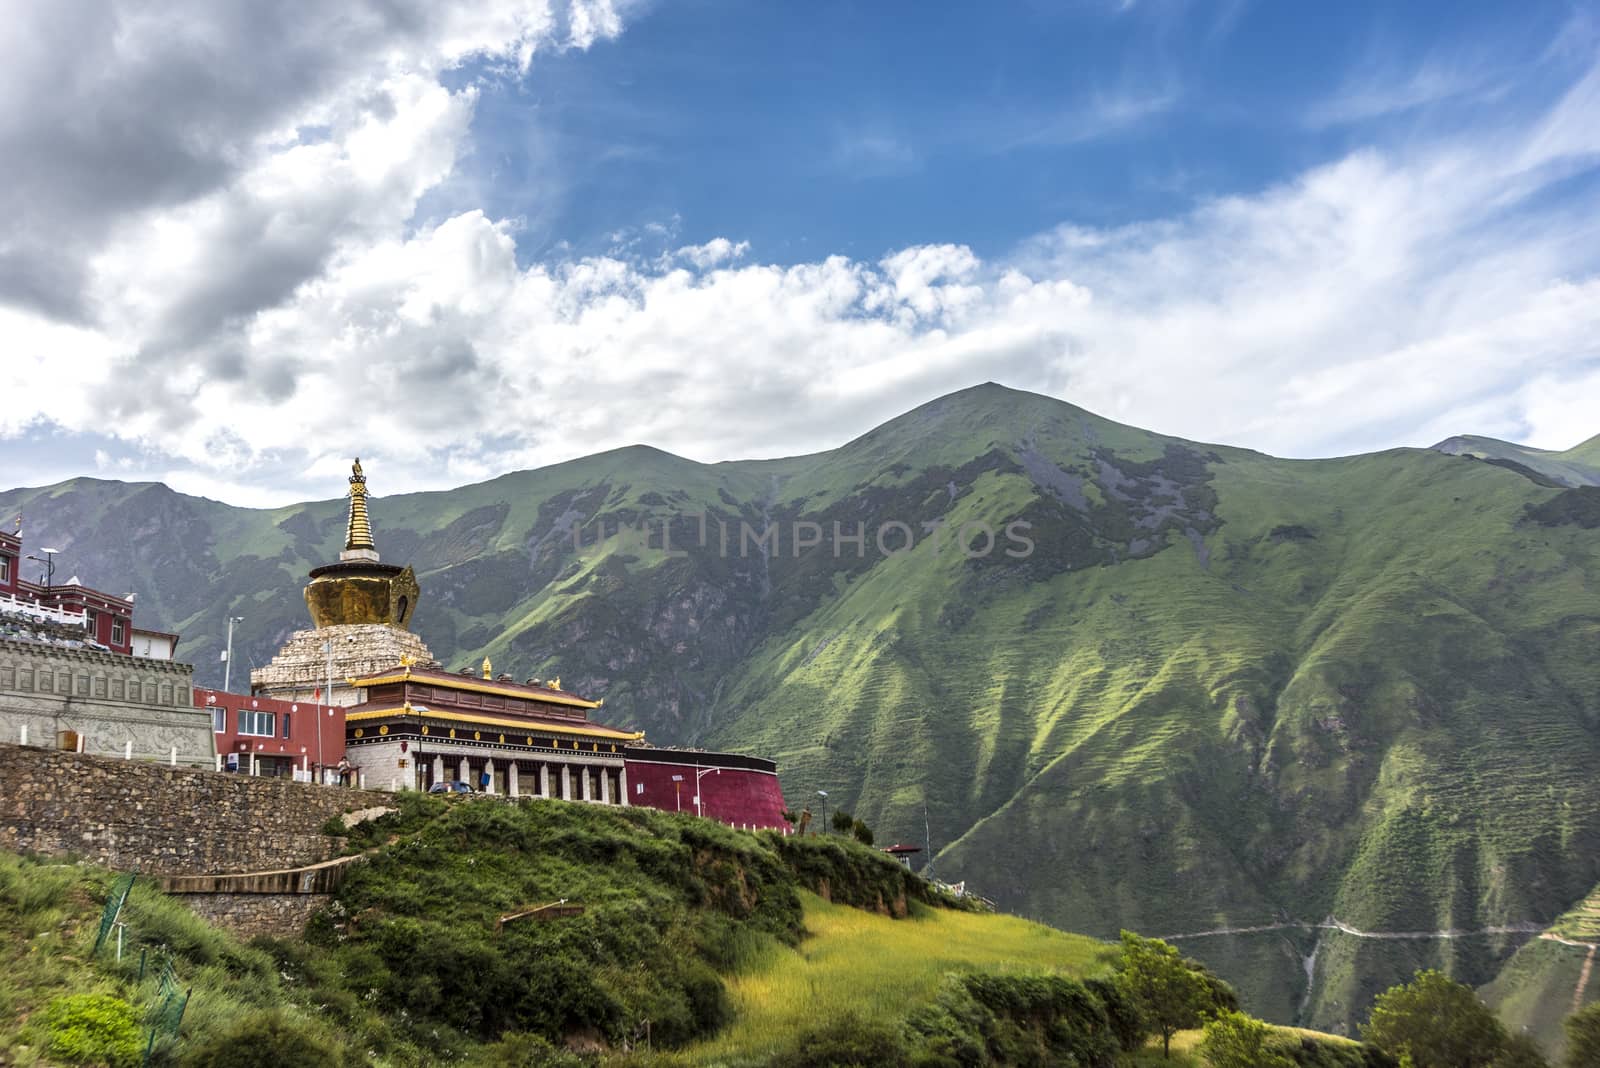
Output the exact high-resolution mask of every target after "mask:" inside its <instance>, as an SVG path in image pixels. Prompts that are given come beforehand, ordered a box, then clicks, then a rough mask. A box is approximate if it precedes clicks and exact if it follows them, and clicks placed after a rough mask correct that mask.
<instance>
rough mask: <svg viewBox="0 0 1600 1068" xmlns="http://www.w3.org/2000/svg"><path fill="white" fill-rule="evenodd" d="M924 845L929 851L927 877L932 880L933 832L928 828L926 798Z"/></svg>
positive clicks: (923, 808) (923, 815)
mask: <svg viewBox="0 0 1600 1068" xmlns="http://www.w3.org/2000/svg"><path fill="white" fill-rule="evenodd" d="M922 844H923V845H924V846H925V847H926V851H927V854H928V875H927V877H928V878H929V879H932V878H933V831H932V830H930V829H929V826H928V799H927V798H926V797H924V798H923V799H922Z"/></svg>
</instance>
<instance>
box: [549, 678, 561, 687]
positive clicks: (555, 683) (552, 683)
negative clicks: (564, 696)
mask: <svg viewBox="0 0 1600 1068" xmlns="http://www.w3.org/2000/svg"><path fill="white" fill-rule="evenodd" d="M550 688H551V689H552V690H559V689H561V676H560V675H557V676H556V677H555V678H553V679H551V680H550Z"/></svg>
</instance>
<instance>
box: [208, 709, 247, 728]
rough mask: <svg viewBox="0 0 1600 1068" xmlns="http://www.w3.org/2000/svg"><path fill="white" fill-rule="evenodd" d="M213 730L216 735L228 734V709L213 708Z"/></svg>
mask: <svg viewBox="0 0 1600 1068" xmlns="http://www.w3.org/2000/svg"><path fill="white" fill-rule="evenodd" d="M240 715H243V713H240ZM211 730H212V732H213V733H215V734H226V733H227V732H228V710H227V709H226V708H213V709H212V710H211Z"/></svg>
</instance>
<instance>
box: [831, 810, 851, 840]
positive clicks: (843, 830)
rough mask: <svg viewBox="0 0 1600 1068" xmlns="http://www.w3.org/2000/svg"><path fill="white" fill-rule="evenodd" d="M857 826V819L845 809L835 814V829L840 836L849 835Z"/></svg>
mask: <svg viewBox="0 0 1600 1068" xmlns="http://www.w3.org/2000/svg"><path fill="white" fill-rule="evenodd" d="M855 825H856V818H855V817H854V816H852V815H850V813H848V812H846V811H845V810H844V809H842V808H841V809H839V810H838V811H837V812H835V813H834V814H833V829H834V830H836V831H838V832H839V833H840V834H849V833H850V831H851V829H852V828H854V827H855Z"/></svg>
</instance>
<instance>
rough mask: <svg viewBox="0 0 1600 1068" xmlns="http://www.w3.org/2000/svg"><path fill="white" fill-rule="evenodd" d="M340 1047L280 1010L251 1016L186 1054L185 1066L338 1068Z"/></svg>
mask: <svg viewBox="0 0 1600 1068" xmlns="http://www.w3.org/2000/svg"><path fill="white" fill-rule="evenodd" d="M343 1063H344V1060H343V1058H342V1057H341V1056H340V1055H339V1051H338V1050H336V1049H334V1048H333V1047H332V1046H330V1045H328V1044H327V1043H326V1042H324V1041H322V1040H321V1039H319V1038H316V1037H313V1036H312V1034H311V1033H309V1032H308V1031H307V1030H306V1028H305V1026H304V1025H303V1024H300V1023H297V1022H295V1021H292V1020H289V1019H286V1018H285V1017H283V1016H281V1015H279V1014H277V1013H262V1014H260V1015H255V1016H248V1017H246V1018H244V1019H243V1020H240V1021H239V1022H238V1023H236V1024H234V1025H233V1026H232V1027H230V1028H228V1029H226V1030H224V1031H222V1032H220V1033H218V1034H215V1035H212V1036H211V1038H209V1039H208V1040H206V1041H205V1042H203V1043H201V1044H200V1045H198V1046H195V1047H193V1048H192V1049H190V1050H189V1051H188V1053H187V1054H186V1055H185V1056H184V1057H183V1060H182V1064H183V1066H184V1068H289V1066H290V1065H293V1066H294V1068H339V1066H340V1065H342V1064H343Z"/></svg>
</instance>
